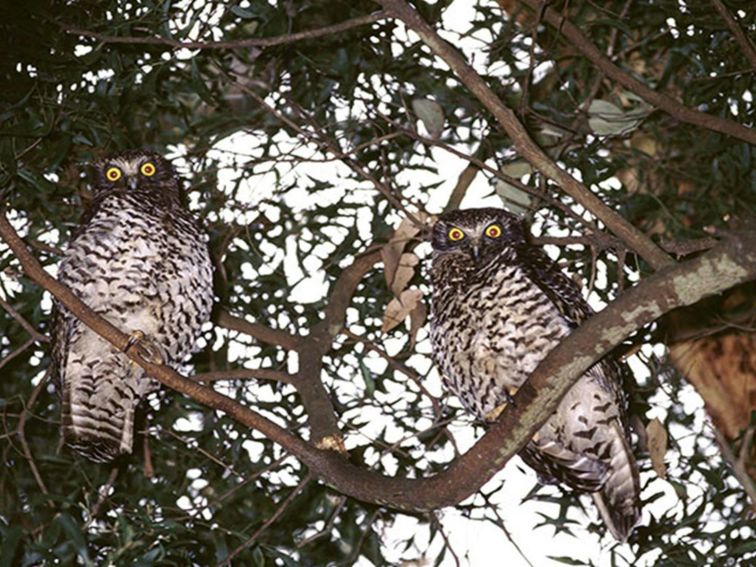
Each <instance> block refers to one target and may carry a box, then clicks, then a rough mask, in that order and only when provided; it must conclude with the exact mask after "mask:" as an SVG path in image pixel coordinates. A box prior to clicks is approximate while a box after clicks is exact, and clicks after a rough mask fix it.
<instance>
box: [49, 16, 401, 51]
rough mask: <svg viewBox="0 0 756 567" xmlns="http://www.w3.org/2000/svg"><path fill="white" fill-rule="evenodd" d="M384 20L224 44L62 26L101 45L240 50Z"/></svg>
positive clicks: (367, 19) (375, 18) (370, 19)
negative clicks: (109, 32) (132, 35)
mask: <svg viewBox="0 0 756 567" xmlns="http://www.w3.org/2000/svg"><path fill="white" fill-rule="evenodd" d="M385 17H386V14H385V12H374V13H372V14H368V15H366V16H359V17H357V18H352V19H350V20H345V21H343V22H340V23H338V24H334V25H332V26H325V27H322V28H317V29H313V30H306V31H301V32H296V33H288V34H283V35H278V36H274V37H255V38H248V39H238V40H228V41H180V40H177V39H171V38H167V37H128V36H112V35H108V34H104V33H100V32H95V31H91V30H83V29H80V28H76V27H65V28H64V29H65V31H66V32H67V33H70V34H74V35H80V36H84V37H91V38H94V39H96V40H98V41H100V42H102V43H105V44H130V45H135V44H136V45H157V46H163V47H166V48H169V49H240V48H248V47H263V48H264V47H274V46H276V45H287V44H289V43H294V42H297V41H303V40H308V39H317V38H322V37H325V36H329V35H336V34H340V33H343V32H345V31H348V30H351V29H353V28H356V27H360V26H364V25H368V24H373V23H375V22H377V21H380V20H382V19H384V18H385Z"/></svg>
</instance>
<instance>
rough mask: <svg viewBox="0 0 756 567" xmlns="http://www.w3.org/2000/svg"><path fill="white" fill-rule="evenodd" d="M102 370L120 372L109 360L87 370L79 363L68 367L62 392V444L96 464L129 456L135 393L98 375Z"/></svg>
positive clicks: (110, 376)
mask: <svg viewBox="0 0 756 567" xmlns="http://www.w3.org/2000/svg"><path fill="white" fill-rule="evenodd" d="M72 366H73V367H74V368H75V370H76V372H75V373H74V372H71V370H73V368H72ZM105 366H109V368H108V370H110V371H111V372H112V371H114V370H121V369H119V368H118V367H117V363H115V364H114V360H113V359H110V360H107V361H106V362H105V363H103V361H97V362H96V363H94V364H91V368H90V367H88V366H87V365H84V364H81V363H80V361H76V362H74V364H70V365H69V366H68V368H67V371H68V372H67V373H66V379H65V380H64V381H63V388H62V400H61V406H62V422H63V440H64V442H65V444H66V445H68V446H69V447H71V449H73V450H74V451H75V452H77V453H79V454H80V455H82V456H83V457H85V458H87V459H89V460H91V461H94V462H96V463H107V462H110V461H112V460H113V459H116V458H117V457H119V456H121V455H123V454H125V453H131V449H132V446H133V443H134V407H135V404H136V401H137V400H136V399H135V398H136V395H135V392H134V390H133V389H132V388H130V387H129V386H128V385H127V384H126V382H125V381H124V380H123V378H121V379H119V378H116V377H115V376H117V375H114V374H112V373H108V374H103V373H101V372H100V371H102V370H104V367H105ZM119 374H123V372H120V373H119Z"/></svg>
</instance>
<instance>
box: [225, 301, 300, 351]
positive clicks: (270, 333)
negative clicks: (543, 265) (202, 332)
mask: <svg viewBox="0 0 756 567" xmlns="http://www.w3.org/2000/svg"><path fill="white" fill-rule="evenodd" d="M215 324H216V325H218V326H219V327H223V328H224V329H228V330H229V331H237V332H239V333H244V334H245V335H249V336H250V337H252V338H254V339H257V340H258V341H261V342H263V343H267V344H271V345H277V346H280V347H282V348H285V349H286V350H294V349H296V348H297V346H298V345H299V341H300V337H297V336H295V335H292V334H289V333H287V332H286V331H279V330H277V329H271V328H270V327H266V326H265V325H261V324H260V323H252V322H251V321H247V320H246V319H242V318H241V317H236V316H235V315H231V313H229V312H228V311H226V310H225V309H221V310H219V311H218V314H217V315H216V316H215Z"/></svg>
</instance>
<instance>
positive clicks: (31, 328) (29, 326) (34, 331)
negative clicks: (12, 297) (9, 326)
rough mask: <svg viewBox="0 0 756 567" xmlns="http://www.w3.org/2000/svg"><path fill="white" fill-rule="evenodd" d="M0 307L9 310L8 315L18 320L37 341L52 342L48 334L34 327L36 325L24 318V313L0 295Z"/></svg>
mask: <svg viewBox="0 0 756 567" xmlns="http://www.w3.org/2000/svg"><path fill="white" fill-rule="evenodd" d="M0 307H2V308H3V309H4V310H5V311H7V312H8V315H10V316H11V317H13V318H14V319H15V320H16V322H17V323H18V324H19V325H21V326H22V327H23V328H24V330H25V331H26V332H27V333H29V334H30V335H31V337H32V339H34V340H35V341H36V342H38V343H48V342H50V339H49V338H48V337H47V336H46V335H43V334H42V333H40V332H39V331H37V329H35V328H34V326H33V325H32V324H31V323H29V321H27V320H26V319H24V317H23V315H21V313H19V312H18V311H16V310H15V309H14V308H13V306H12V305H11V304H10V303H8V302H7V301H5V300H4V299H3V298H2V297H0Z"/></svg>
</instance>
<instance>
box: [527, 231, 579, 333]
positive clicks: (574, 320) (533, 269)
mask: <svg viewBox="0 0 756 567" xmlns="http://www.w3.org/2000/svg"><path fill="white" fill-rule="evenodd" d="M517 255H518V259H519V260H520V264H521V265H522V266H523V267H524V268H525V270H526V271H527V272H528V276H529V277H530V279H531V281H533V283H535V284H536V285H537V286H538V287H539V288H540V289H541V291H542V292H543V293H545V294H546V296H547V297H548V298H549V299H550V300H551V302H552V303H553V304H554V306H555V307H556V308H557V309H558V310H559V312H560V313H561V314H562V316H563V317H564V318H565V319H566V320H567V321H568V322H569V323H570V325H571V326H573V327H577V326H578V325H580V323H582V322H583V321H585V320H586V319H588V317H590V316H591V315H592V314H593V309H591V307H590V305H588V302H587V301H586V300H585V299H584V298H583V295H582V294H581V293H580V288H578V286H577V284H575V282H573V281H572V280H571V279H570V278H569V277H567V276H566V275H565V274H564V273H563V272H562V271H561V270H560V269H559V266H558V265H557V264H556V262H554V261H553V260H552V259H551V258H549V257H548V256H547V255H546V253H545V252H544V251H543V250H542V249H541V248H540V247H539V246H533V245H531V244H525V245H524V246H522V247H521V248H519V249H518V250H517Z"/></svg>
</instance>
